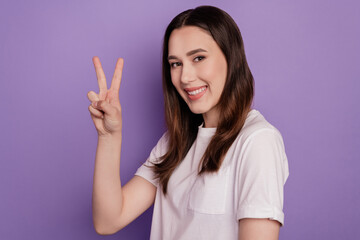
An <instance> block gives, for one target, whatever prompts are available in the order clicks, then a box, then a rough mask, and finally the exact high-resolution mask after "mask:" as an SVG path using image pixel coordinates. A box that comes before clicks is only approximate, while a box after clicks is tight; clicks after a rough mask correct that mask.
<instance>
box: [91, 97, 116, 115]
mask: <svg viewBox="0 0 360 240" xmlns="http://www.w3.org/2000/svg"><path fill="white" fill-rule="evenodd" d="M91 105H92V106H93V107H94V108H95V109H97V110H100V111H103V112H104V113H105V114H106V115H109V116H113V115H115V114H116V109H115V108H114V107H113V106H111V105H110V104H109V103H108V102H107V101H106V100H100V101H94V102H92V104H91Z"/></svg>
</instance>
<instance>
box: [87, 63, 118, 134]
mask: <svg viewBox="0 0 360 240" xmlns="http://www.w3.org/2000/svg"><path fill="white" fill-rule="evenodd" d="M92 60H93V63H94V67H95V71H96V77H97V80H98V84H99V90H100V92H99V94H96V93H95V92H94V91H90V92H88V94H87V97H88V98H89V100H90V101H91V105H90V106H89V111H90V114H91V118H92V120H93V122H94V124H95V128H96V130H97V132H98V135H99V136H105V135H116V134H120V133H121V128H122V117H121V106H120V100H119V89H120V82H121V76H122V70H123V66H124V60H123V59H122V58H119V59H118V60H117V62H116V66H115V71H114V76H113V78H112V81H111V87H110V89H108V88H107V85H106V78H105V74H104V71H103V68H102V66H101V63H100V59H99V58H98V57H93V59H92Z"/></svg>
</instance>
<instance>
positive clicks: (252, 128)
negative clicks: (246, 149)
mask: <svg viewBox="0 0 360 240" xmlns="http://www.w3.org/2000/svg"><path fill="white" fill-rule="evenodd" d="M272 135H273V136H274V137H276V136H277V137H280V138H282V135H281V133H280V131H279V130H278V129H277V128H276V127H275V126H273V125H272V124H271V123H270V122H268V121H267V120H266V119H265V117H264V116H263V115H262V114H261V113H260V112H259V111H257V110H255V109H253V110H252V111H251V112H250V113H249V115H248V117H247V119H246V121H245V124H244V126H243V128H242V129H241V131H240V133H239V135H238V140H240V139H241V140H242V142H243V143H244V142H245V141H248V140H249V139H251V138H253V137H255V136H257V138H259V137H262V136H264V137H266V136H268V137H271V136H272Z"/></svg>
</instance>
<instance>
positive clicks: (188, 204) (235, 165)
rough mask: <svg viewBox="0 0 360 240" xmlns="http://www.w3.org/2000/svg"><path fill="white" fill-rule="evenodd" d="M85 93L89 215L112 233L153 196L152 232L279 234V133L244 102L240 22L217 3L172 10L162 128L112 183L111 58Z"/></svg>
mask: <svg viewBox="0 0 360 240" xmlns="http://www.w3.org/2000/svg"><path fill="white" fill-rule="evenodd" d="M93 62H94V66H95V69H96V74H97V78H98V83H99V88H100V92H99V94H96V93H95V92H92V91H91V92H89V93H88V98H89V100H90V101H91V102H92V104H91V105H90V106H89V111H90V113H91V117H92V119H93V121H94V124H95V127H96V129H97V132H98V147H97V152H96V161H95V173H94V188H93V220H94V226H95V229H96V231H97V232H98V233H99V234H112V233H115V232H117V231H119V230H120V229H122V228H123V227H125V226H126V225H127V224H129V223H130V222H131V221H133V220H134V219H135V218H137V217H138V216H139V215H140V214H141V213H143V212H144V211H145V210H146V209H148V208H149V207H150V206H151V205H152V204H154V203H155V205H154V212H153V220H152V228H151V239H156V240H157V239H166V240H168V239H169V240H170V239H207V240H209V239H278V236H279V229H280V227H281V225H283V223H284V213H283V211H282V209H283V187H284V184H285V182H286V180H287V178H288V175H289V170H288V162H287V158H286V154H285V149H284V144H283V139H282V136H281V134H280V132H279V131H278V130H277V129H276V128H275V127H274V126H272V125H271V124H270V123H269V122H267V121H266V120H265V118H264V117H263V116H262V114H261V113H260V112H259V111H257V110H255V109H251V105H252V100H253V95H254V93H253V91H254V90H253V89H254V82H253V77H252V74H251V72H250V69H249V67H248V64H247V62H246V57H245V52H244V45H243V41H242V38H241V34H240V31H239V29H238V27H237V25H236V24H235V22H234V21H233V19H232V18H231V17H230V16H229V15H228V14H227V13H225V12H224V11H222V10H220V9H218V8H215V7H211V6H201V7H197V8H195V9H190V10H187V11H185V12H182V13H180V14H179V15H178V16H176V17H175V18H174V19H173V20H172V22H171V23H170V24H169V26H168V27H167V29H166V32H165V37H164V45H163V63H162V64H163V90H164V100H165V114H166V122H167V127H168V130H167V132H166V133H165V134H164V135H163V136H162V137H161V138H160V140H159V142H158V143H157V145H156V146H155V147H154V149H153V150H152V152H151V153H150V156H149V158H148V159H147V161H146V162H145V163H144V164H143V165H142V166H140V167H139V169H138V170H137V172H136V174H135V176H134V177H133V178H132V179H131V180H130V181H129V182H128V183H127V184H125V185H124V186H121V183H120V176H119V168H120V152H121V128H122V120H121V107H120V102H119V96H118V92H119V88H120V80H121V73H122V68H123V59H121V58H119V59H118V61H117V64H116V67H115V73H114V76H113V80H112V83H111V87H110V89H107V86H106V81H105V75H104V73H103V70H102V67H101V64H100V61H99V59H98V58H97V57H94V58H93Z"/></svg>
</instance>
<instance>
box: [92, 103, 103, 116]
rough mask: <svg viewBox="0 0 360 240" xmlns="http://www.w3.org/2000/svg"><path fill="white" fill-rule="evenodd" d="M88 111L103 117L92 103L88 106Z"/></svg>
mask: <svg viewBox="0 0 360 240" xmlns="http://www.w3.org/2000/svg"><path fill="white" fill-rule="evenodd" d="M89 111H90V113H91V114H92V115H93V116H95V117H97V118H104V114H103V113H102V112H100V111H99V110H97V109H95V108H94V107H93V106H92V105H90V106H89Z"/></svg>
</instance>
